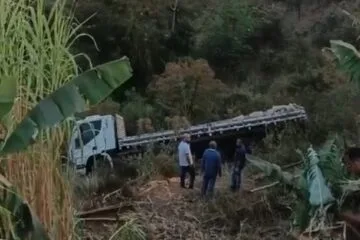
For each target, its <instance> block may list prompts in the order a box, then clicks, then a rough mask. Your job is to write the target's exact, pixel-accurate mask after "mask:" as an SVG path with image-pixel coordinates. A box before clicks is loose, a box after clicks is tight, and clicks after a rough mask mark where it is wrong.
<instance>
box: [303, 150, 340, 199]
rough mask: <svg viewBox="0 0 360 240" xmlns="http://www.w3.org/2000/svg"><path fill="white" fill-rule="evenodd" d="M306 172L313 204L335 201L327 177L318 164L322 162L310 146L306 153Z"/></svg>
mask: <svg viewBox="0 0 360 240" xmlns="http://www.w3.org/2000/svg"><path fill="white" fill-rule="evenodd" d="M306 160H307V162H306V163H305V166H306V167H305V169H304V174H305V176H306V182H307V187H308V192H309V199H308V200H309V202H310V205H312V206H324V205H326V204H327V203H330V202H332V201H334V200H335V199H334V197H333V196H332V193H331V191H330V188H329V187H328V186H327V184H326V181H325V178H324V176H323V174H322V172H321V170H320V168H319V166H318V163H319V162H320V160H319V158H318V155H317V153H316V152H315V150H314V149H313V148H312V147H311V146H310V147H309V148H308V151H307V155H306Z"/></svg>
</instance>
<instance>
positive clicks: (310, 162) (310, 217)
mask: <svg viewBox="0 0 360 240" xmlns="http://www.w3.org/2000/svg"><path fill="white" fill-rule="evenodd" d="M336 144H338V142H337V141H335V140H333V139H331V140H329V141H328V142H327V143H326V144H325V145H324V146H323V147H322V148H320V150H318V151H315V150H314V149H313V147H312V146H310V147H309V148H308V149H307V151H306V153H305V154H303V153H302V152H300V151H297V152H298V153H299V154H300V155H301V156H302V159H303V168H302V170H301V171H300V172H299V174H298V175H294V174H292V173H289V172H286V171H283V170H282V169H281V167H280V166H278V165H276V164H273V163H270V162H267V161H264V160H261V159H259V158H258V157H255V156H251V155H248V156H247V159H248V161H249V163H250V164H251V165H253V166H255V167H256V168H258V169H259V170H261V171H262V172H264V173H265V175H266V176H267V177H272V178H275V179H276V180H278V181H279V182H281V183H283V184H285V185H286V186H288V187H289V188H290V189H292V190H293V191H294V193H295V195H296V196H297V199H298V201H297V203H296V207H295V212H294V220H295V225H297V226H298V227H300V229H301V230H304V229H305V228H306V227H307V226H308V225H309V223H310V221H314V219H315V218H318V217H319V213H323V212H326V211H327V209H328V206H329V205H332V204H333V203H336V200H337V199H336V197H337V196H336V197H334V195H333V191H332V190H333V189H332V188H330V186H333V185H330V186H329V183H333V184H334V185H335V184H338V185H340V184H341V181H339V182H336V178H337V177H338V176H339V174H340V172H341V161H340V156H342V155H341V154H342V153H341V148H340V147H336ZM328 165H330V166H329V167H328V168H326V171H324V172H323V169H322V167H324V166H328ZM324 173H326V174H324ZM343 177H344V176H342V177H341V179H343ZM330 179H331V181H330ZM339 197H340V196H339ZM310 225H311V224H310Z"/></svg>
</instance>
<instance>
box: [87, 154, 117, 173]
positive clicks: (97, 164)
mask: <svg viewBox="0 0 360 240" xmlns="http://www.w3.org/2000/svg"><path fill="white" fill-rule="evenodd" d="M113 169H114V165H113V162H112V158H111V157H110V155H109V154H107V153H102V154H100V155H96V156H93V157H90V158H89V159H88V161H87V163H86V174H87V175H88V174H90V173H92V172H94V171H95V172H96V173H98V174H100V175H107V174H110V173H112V171H113Z"/></svg>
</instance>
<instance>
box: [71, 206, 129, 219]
mask: <svg viewBox="0 0 360 240" xmlns="http://www.w3.org/2000/svg"><path fill="white" fill-rule="evenodd" d="M123 207H127V208H130V207H132V205H129V206H124V205H123V204H116V205H111V206H107V207H102V208H97V209H92V210H89V211H84V212H79V213H78V214H77V215H76V216H77V217H80V218H81V217H85V216H88V215H92V214H97V213H104V212H108V211H113V210H119V209H121V208H123Z"/></svg>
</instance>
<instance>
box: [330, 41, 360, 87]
mask: <svg viewBox="0 0 360 240" xmlns="http://www.w3.org/2000/svg"><path fill="white" fill-rule="evenodd" d="M330 50H331V52H332V53H333V54H334V56H335V57H336V59H337V60H338V66H339V68H340V69H341V70H343V71H344V72H345V73H347V74H348V75H349V77H350V80H352V81H354V82H356V84H358V86H360V53H359V52H358V51H357V50H356V48H355V47H354V46H353V45H351V44H349V43H346V42H344V41H341V40H331V41H330Z"/></svg>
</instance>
